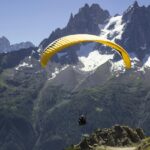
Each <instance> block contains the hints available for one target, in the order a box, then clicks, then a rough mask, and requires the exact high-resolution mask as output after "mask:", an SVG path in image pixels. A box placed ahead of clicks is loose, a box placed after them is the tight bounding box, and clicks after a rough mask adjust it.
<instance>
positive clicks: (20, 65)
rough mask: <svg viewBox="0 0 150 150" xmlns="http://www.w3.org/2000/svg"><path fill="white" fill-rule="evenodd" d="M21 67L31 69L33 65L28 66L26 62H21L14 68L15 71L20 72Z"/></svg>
mask: <svg viewBox="0 0 150 150" xmlns="http://www.w3.org/2000/svg"><path fill="white" fill-rule="evenodd" d="M23 67H28V68H32V67H33V65H32V64H28V63H26V62H23V63H22V64H19V65H18V66H17V67H16V68H15V70H20V69H21V68H23Z"/></svg>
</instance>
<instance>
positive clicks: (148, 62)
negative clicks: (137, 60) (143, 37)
mask: <svg viewBox="0 0 150 150" xmlns="http://www.w3.org/2000/svg"><path fill="white" fill-rule="evenodd" d="M143 66H144V67H145V68H150V55H146V56H145V58H144V65H143Z"/></svg>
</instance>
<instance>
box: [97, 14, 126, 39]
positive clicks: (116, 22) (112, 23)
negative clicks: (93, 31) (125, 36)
mask: <svg viewBox="0 0 150 150" xmlns="http://www.w3.org/2000/svg"><path fill="white" fill-rule="evenodd" d="M124 26H125V23H123V21H122V16H114V17H111V18H110V20H109V21H108V23H107V24H106V25H105V27H104V28H103V29H102V30H101V34H100V36H101V37H102V38H104V39H110V40H111V41H115V39H121V37H122V33H123V31H124Z"/></svg>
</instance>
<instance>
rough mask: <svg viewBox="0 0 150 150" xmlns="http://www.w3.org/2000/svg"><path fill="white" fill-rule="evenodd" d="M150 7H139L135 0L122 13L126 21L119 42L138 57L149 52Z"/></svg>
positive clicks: (141, 57)
mask: <svg viewBox="0 0 150 150" xmlns="http://www.w3.org/2000/svg"><path fill="white" fill-rule="evenodd" d="M149 16H150V7H145V6H142V7H139V5H138V3H137V2H135V3H134V4H133V5H132V6H130V7H129V8H128V9H127V10H126V11H125V12H124V14H123V21H124V22H125V23H126V27H125V30H124V33H123V35H122V40H121V44H122V45H123V46H124V48H126V49H127V51H128V52H134V53H136V54H137V56H138V57H139V59H143V58H144V56H145V55H146V54H148V53H150V51H149V49H150V30H149V29H150V17H149Z"/></svg>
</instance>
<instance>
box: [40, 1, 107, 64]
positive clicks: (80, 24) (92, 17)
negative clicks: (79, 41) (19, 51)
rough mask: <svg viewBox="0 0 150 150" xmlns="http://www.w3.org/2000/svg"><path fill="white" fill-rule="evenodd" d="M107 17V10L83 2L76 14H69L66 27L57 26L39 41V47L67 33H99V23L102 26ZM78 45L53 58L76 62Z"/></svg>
mask: <svg viewBox="0 0 150 150" xmlns="http://www.w3.org/2000/svg"><path fill="white" fill-rule="evenodd" d="M109 17H110V14H109V12H108V11H107V10H103V9H102V8H101V7H100V6H99V5H98V4H93V5H91V6H89V5H88V4H85V6H84V7H83V8H80V10H79V12H78V13H77V14H76V15H73V14H71V16H70V19H69V22H68V24H67V25H66V27H64V28H63V29H60V28H58V29H56V30H55V31H53V32H52V33H51V34H50V36H49V37H48V38H47V39H44V40H43V41H42V42H41V44H40V46H39V47H40V48H41V49H44V48H45V47H46V46H47V45H48V44H49V43H50V42H52V41H54V40H56V39H57V38H59V37H62V36H65V35H68V34H77V33H89V34H96V35H98V34H99V33H100V29H99V28H100V25H101V26H102V25H103V24H104V23H105V21H106V20H107V19H108V18H109ZM79 47H80V46H79V45H77V46H74V47H72V48H71V49H69V50H68V51H67V54H65V56H63V57H65V58H63V60H62V59H60V58H59V56H58V55H56V56H55V57H54V60H55V61H56V62H58V61H59V62H61V63H66V62H67V63H76V62H77V61H78V57H77V55H76V52H75V50H77V49H79Z"/></svg>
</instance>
